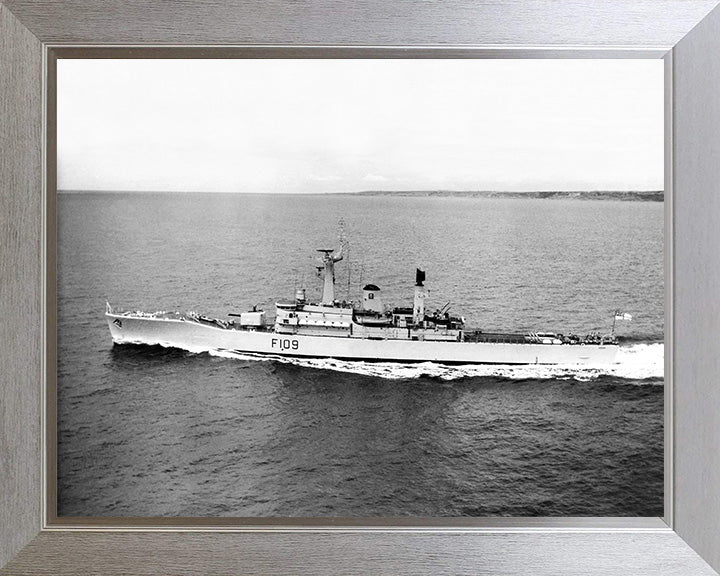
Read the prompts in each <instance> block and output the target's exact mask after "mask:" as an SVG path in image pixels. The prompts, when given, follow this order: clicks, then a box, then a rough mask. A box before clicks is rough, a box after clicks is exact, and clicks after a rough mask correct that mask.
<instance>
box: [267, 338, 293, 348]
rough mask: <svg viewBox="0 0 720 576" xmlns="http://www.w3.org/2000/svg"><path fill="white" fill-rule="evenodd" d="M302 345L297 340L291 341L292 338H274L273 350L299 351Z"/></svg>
mask: <svg viewBox="0 0 720 576" xmlns="http://www.w3.org/2000/svg"><path fill="white" fill-rule="evenodd" d="M299 345H300V344H299V343H298V341H297V340H291V339H290V338H273V339H272V344H271V346H272V348H276V349H280V350H297V349H298V346H299Z"/></svg>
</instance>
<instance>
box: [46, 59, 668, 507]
mask: <svg viewBox="0 0 720 576" xmlns="http://www.w3.org/2000/svg"><path fill="white" fill-rule="evenodd" d="M663 82H664V76H663V62H662V60H634V59H618V60H602V59H595V60H584V59H547V60H546V59H527V60H523V59H422V58H421V59H361V58H357V59H263V58H257V59H232V58H227V59H172V60H169V59H168V60H164V59H148V60H143V59H102V60H100V59H98V60H93V59H60V60H58V62H57V180H58V185H57V432H58V446H57V470H58V478H57V502H58V508H57V513H58V516H59V517H61V518H62V517H164V518H172V517H178V518H188V517H227V518H398V517H410V518H412V517H415V518H431V517H437V518H456V517H493V516H503V517H534V516H543V517H558V516H598V517H628V516H630V517H655V516H662V515H663V502H664V500H663V496H664V493H663V490H664V489H663V473H664V472H663V471H664V457H663V449H664V446H663V414H664V330H665V327H664V310H665V303H664V232H663V230H664V191H663V175H664V161H663V151H664V148H663V146H664V120H663V114H664V112H663V111H664V100H663Z"/></svg>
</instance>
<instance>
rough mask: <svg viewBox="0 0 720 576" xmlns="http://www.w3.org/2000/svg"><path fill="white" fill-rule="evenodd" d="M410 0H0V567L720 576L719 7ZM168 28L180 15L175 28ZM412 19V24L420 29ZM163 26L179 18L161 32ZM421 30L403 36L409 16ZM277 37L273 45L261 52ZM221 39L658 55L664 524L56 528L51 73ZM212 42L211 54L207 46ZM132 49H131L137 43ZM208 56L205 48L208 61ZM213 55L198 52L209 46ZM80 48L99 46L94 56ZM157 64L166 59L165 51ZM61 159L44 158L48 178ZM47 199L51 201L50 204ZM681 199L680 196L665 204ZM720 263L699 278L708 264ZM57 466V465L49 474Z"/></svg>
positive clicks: (278, 50) (246, 45) (376, 49)
mask: <svg viewBox="0 0 720 576" xmlns="http://www.w3.org/2000/svg"><path fill="white" fill-rule="evenodd" d="M558 4H559V3H554V2H550V1H547V2H537V3H532V4H531V5H523V3H521V2H513V1H507V0H505V1H503V2H502V3H489V2H487V3H486V2H479V3H475V2H463V3H462V4H460V5H454V6H453V7H449V8H445V7H442V6H440V4H439V3H438V4H434V3H420V2H414V1H408V2H402V3H399V4H398V5H397V6H396V7H393V8H390V7H389V6H386V5H383V4H382V3H377V4H374V5H372V4H369V5H367V6H363V7H362V8H358V7H357V6H355V5H354V4H352V3H349V2H348V3H346V2H341V3H334V4H333V6H332V7H328V6H323V5H322V4H321V3H312V5H311V6H309V7H306V8H308V9H307V10H306V11H303V12H302V13H300V12H298V10H297V8H294V7H292V6H290V5H285V4H284V3H281V2H270V3H263V4H262V5H260V4H253V3H249V2H248V3H240V4H238V3H232V2H227V1H220V0H215V1H213V2H207V3H205V4H203V5H202V6H199V5H194V4H192V3H181V2H177V3H174V4H173V5H169V4H168V3H160V2H151V3H142V5H141V4H140V3H135V2H125V3H111V2H106V1H105V0H102V1H101V2H95V3H93V6H92V9H91V8H90V6H88V5H86V4H85V3H82V2H78V1H69V2H54V3H43V4H42V5H41V6H37V5H35V4H34V3H33V2H30V1H28V0H23V1H5V2H2V3H0V77H2V78H10V79H11V81H10V82H3V83H2V85H0V102H2V107H1V108H0V110H2V111H3V112H2V114H3V117H2V122H1V123H0V134H2V142H3V157H4V159H3V162H2V164H0V166H2V172H0V183H1V184H2V186H1V187H0V193H1V194H2V197H1V198H2V203H1V204H0V207H1V211H0V222H1V223H2V226H1V227H0V235H1V236H0V237H1V238H2V242H0V246H1V247H0V250H1V251H2V252H1V254H2V257H1V258H0V273H1V274H0V276H1V277H2V278H3V291H2V294H1V295H0V310H1V311H2V316H3V323H2V328H0V334H1V335H2V343H1V344H0V346H1V352H0V358H1V359H2V365H3V367H4V368H3V370H2V375H0V378H2V384H3V386H2V395H3V396H2V401H3V409H2V414H3V434H2V435H1V436H0V458H1V459H2V461H4V462H6V463H7V464H6V465H3V466H2V468H0V482H1V484H2V486H3V490H2V491H1V492H0V566H4V568H3V569H2V571H0V573H2V574H5V573H7V574H11V573H12V574H17V573H33V574H37V573H48V574H62V573H71V572H72V573H74V574H84V573H97V572H101V571H102V572H123V573H140V572H142V573H145V574H148V573H151V574H153V573H166V572H172V573H196V572H203V573H208V574H212V573H224V574H227V573H244V572H248V573H279V572H282V573H284V574H288V573H298V574H301V573H313V574H317V573H321V574H322V573H337V572H340V571H342V572H352V573H377V572H381V573H393V574H402V573H418V572H423V573H433V574H442V573H448V574H450V573H460V572H473V573H486V574H495V573H496V574H520V573H526V572H527V569H528V567H532V569H533V571H534V572H535V573H539V574H557V573H576V574H577V573H580V574H593V573H604V574H624V573H633V574H713V573H714V571H713V568H714V569H718V568H720V537H719V536H718V534H720V455H719V454H718V451H717V444H716V443H717V441H718V438H719V437H720V414H719V413H717V410H716V409H714V408H716V407H717V406H720V390H718V389H717V387H716V386H715V387H714V386H713V382H715V381H717V376H718V372H720V366H718V364H717V361H716V358H717V357H718V352H719V351H720V350H718V349H719V348H720V344H719V343H718V342H717V341H716V340H715V338H714V330H713V329H714V327H715V326H716V325H717V322H718V319H719V316H720V310H719V309H718V305H717V304H716V302H715V298H714V296H715V295H716V294H717V293H718V290H717V288H718V287H720V262H718V258H717V256H716V255H715V254H714V252H715V250H714V247H715V246H717V244H718V239H719V238H718V236H720V231H719V227H718V226H717V225H716V224H715V221H714V219H713V216H714V214H715V213H717V210H718V208H720V206H718V204H719V203H720V199H718V198H717V194H716V188H717V185H716V182H717V181H718V177H720V168H719V167H717V166H716V165H714V164H713V162H712V159H713V158H714V156H713V154H714V152H713V151H714V150H715V149H717V146H718V140H719V139H720V136H719V135H718V134H719V133H720V130H718V127H720V102H719V101H718V99H717V94H718V92H720V59H719V58H718V56H717V54H718V48H720V9H718V8H717V4H718V2H716V1H712V2H710V1H695V0H693V1H692V2H685V1H683V0H667V1H665V2H661V3H658V2H648V1H637V2H630V1H628V2H617V3H607V4H606V5H604V6H596V5H594V4H593V3H591V2H578V3H573V4H572V5H569V4H565V5H558ZM171 16H172V17H171ZM410 16H414V18H413V19H408V18H409V17H410ZM167 22H171V25H169V26H168V25H164V24H163V23H167ZM409 22H411V24H409ZM268 43H270V44H277V46H275V47H269V46H267V45H266V44H268ZM148 44H152V45H158V46H157V47H156V48H154V49H156V50H165V49H166V50H167V51H166V52H165V53H166V54H181V53H182V50H180V51H178V48H179V46H178V45H185V46H187V45H194V48H193V54H199V55H201V56H202V54H205V57H207V54H209V53H210V52H212V50H213V49H217V48H213V45H217V46H220V47H221V46H223V45H225V46H227V45H235V46H236V47H241V48H243V49H244V50H257V51H258V53H264V54H267V53H268V51H269V50H274V51H275V52H274V53H275V54H277V55H279V56H282V55H285V56H288V55H292V56H293V57H298V55H300V54H302V53H303V51H306V52H307V54H309V55H314V54H318V52H317V51H318V50H321V51H322V54H324V56H323V57H339V55H343V54H349V53H351V52H355V53H357V52H358V51H362V50H365V51H366V52H365V54H366V55H367V57H389V56H394V57H427V56H428V55H433V56H436V57H509V56H510V55H512V57H575V58H577V57H586V58H587V57H655V58H661V57H662V58H664V59H665V65H666V87H667V98H666V126H667V128H666V131H667V132H666V134H667V137H666V250H665V257H666V263H667V270H666V307H667V308H666V323H665V326H666V335H667V336H666V402H665V404H666V408H665V409H666V423H670V426H667V427H666V513H665V517H664V519H555V520H552V519H532V520H529V519H509V520H506V519H493V520H488V519H480V520H479V521H473V520H463V521H457V522H451V521H444V520H443V521H439V520H437V519H435V520H430V519H427V520H423V519H420V520H416V521H399V520H392V519H388V520H387V521H384V522H377V523H374V524H368V523H363V522H353V521H335V520H332V519H327V520H323V521H315V522H304V523H298V524H296V525H281V526H278V525H275V526H271V525H267V524H268V523H263V522H258V523H257V524H259V525H255V526H251V525H245V526H237V525H229V524H225V525H223V524H221V523H219V522H217V521H208V522H206V523H204V525H197V524H196V525H189V524H188V525H183V524H178V523H177V522H172V521H168V522H166V523H164V524H158V523H155V524H152V525H150V524H147V523H146V524H145V525H142V522H141V521H138V522H137V523H135V524H134V525H133V526H131V525H129V524H128V523H127V522H125V523H122V522H121V523H116V524H115V525H110V523H107V522H105V523H102V524H100V523H96V524H95V525H93V524H92V523H87V522H86V523H78V524H77V525H75V526H72V525H67V524H66V525H62V526H61V525H58V524H57V523H55V522H54V521H53V520H54V519H53V518H52V516H51V515H49V514H48V510H49V504H51V503H49V502H48V500H49V499H50V500H51V498H52V494H48V492H47V491H46V486H47V478H48V475H49V474H51V473H52V469H51V467H47V466H46V465H45V462H46V457H47V455H48V454H49V453H51V450H49V446H50V445H51V443H52V439H53V438H54V436H53V434H54V425H55V422H54V420H53V419H52V414H50V413H48V412H46V411H45V409H46V407H47V404H46V402H45V398H44V396H43V394H44V378H43V374H44V373H45V369H46V367H47V366H52V365H53V358H52V357H49V356H47V354H46V353H45V349H44V345H45V344H46V339H45V335H44V328H43V327H44V326H45V325H46V322H52V320H53V318H52V315H53V314H54V310H53V309H52V307H51V306H48V305H47V302H46V301H45V297H46V294H45V293H44V289H43V287H44V278H45V275H46V272H47V270H46V269H45V267H48V268H49V267H52V265H53V264H52V262H50V261H46V258H45V257H44V254H43V247H44V242H43V238H44V237H45V238H46V239H47V240H48V241H52V235H51V234H50V232H51V231H49V230H48V228H47V226H46V224H45V222H44V219H45V215H46V213H49V212H50V211H51V210H50V209H51V208H52V207H50V209H48V212H45V210H46V208H47V207H46V206H45V204H44V201H43V190H46V189H50V188H52V187H53V186H54V183H53V180H52V179H53V178H54V175H53V173H52V170H46V169H45V168H46V162H48V159H50V158H52V157H53V154H54V148H53V143H52V142H51V141H50V140H49V139H47V138H46V134H47V133H48V132H46V130H49V131H52V128H53V127H52V126H50V125H49V123H48V122H47V120H48V117H49V116H48V115H47V111H48V109H47V105H50V104H51V101H52V99H50V98H48V99H46V98H45V95H46V94H47V90H48V86H47V85H46V83H45V79H46V78H47V73H48V72H49V71H50V70H51V67H52V58H53V54H54V52H53V51H54V50H59V49H62V50H65V51H66V53H67V51H68V50H70V49H76V50H88V49H90V48H92V49H95V50H102V49H103V47H105V46H125V47H126V49H128V50H129V52H130V57H144V56H143V49H145V50H147V49H148V46H147V45H148ZM200 45H205V48H201V47H200ZM132 46H135V48H131V47H132ZM198 50H200V52H198ZM203 50H204V52H203ZM86 53H87V52H86ZM157 53H159V52H157ZM50 165H51V163H49V164H48V166H50ZM50 197H51V195H48V201H50ZM668 200H669V201H668ZM708 262H709V263H711V264H712V266H709V267H707V266H706V263H708ZM49 468H50V469H49Z"/></svg>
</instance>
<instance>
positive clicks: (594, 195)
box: [58, 190, 664, 202]
mask: <svg viewBox="0 0 720 576" xmlns="http://www.w3.org/2000/svg"><path fill="white" fill-rule="evenodd" d="M58 194H239V195H245V196H401V197H403V198H428V197H440V198H515V199H528V198H530V199H543V200H553V199H570V200H621V201H626V202H663V201H664V192H663V191H662V190H626V191H620V190H538V191H530V192H511V191H500V190H398V191H394V190H363V191H360V192H326V193H320V192H310V193H296V194H293V193H289V192H279V193H278V192H275V193H274V192H192V191H165V192H163V191H139V190H58Z"/></svg>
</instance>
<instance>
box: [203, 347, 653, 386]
mask: <svg viewBox="0 0 720 576" xmlns="http://www.w3.org/2000/svg"><path fill="white" fill-rule="evenodd" d="M193 352H195V351H193ZM207 352H208V353H209V354H211V355H213V356H221V357H223V358H234V359H238V360H256V361H257V360H260V361H263V360H264V361H270V360H273V361H276V362H283V363H286V364H294V365H296V366H303V367H307V368H319V369H324V370H337V371H341V372H351V373H354V374H362V375H365V376H376V377H380V378H389V379H393V380H397V379H402V378H418V377H420V376H430V377H436V378H440V379H442V380H456V379H458V378H465V377H473V376H497V377H501V378H510V379H515V380H525V379H530V378H532V379H550V378H560V379H570V378H574V379H576V380H583V381H587V380H594V379H596V378H598V377H600V376H616V377H618V378H626V379H630V380H644V379H647V378H663V376H664V373H665V370H664V345H663V343H662V342H658V343H652V344H632V345H629V346H621V347H620V349H619V350H618V356H617V360H618V361H617V363H615V364H604V365H603V364H598V365H582V366H578V365H561V364H554V365H523V366H511V365H484V364H470V365H463V366H444V365H441V364H434V363H432V362H423V363H421V364H399V363H396V362H357V361H352V362H349V361H344V360H333V359H316V358H308V359H304V358H288V357H283V356H256V355H251V354H238V353H235V352H229V351H224V350H223V351H219V350H210V351H207Z"/></svg>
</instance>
